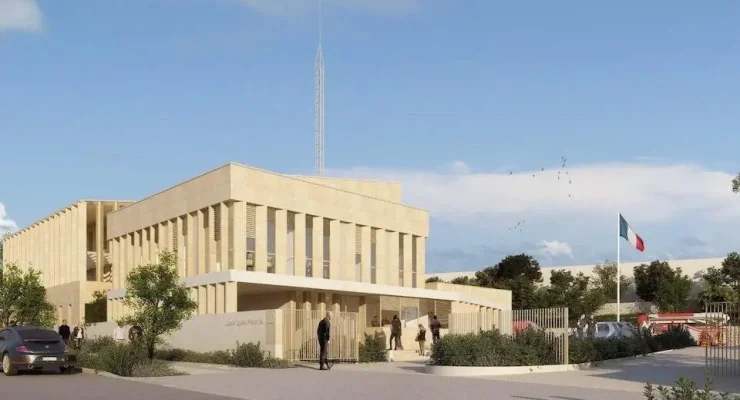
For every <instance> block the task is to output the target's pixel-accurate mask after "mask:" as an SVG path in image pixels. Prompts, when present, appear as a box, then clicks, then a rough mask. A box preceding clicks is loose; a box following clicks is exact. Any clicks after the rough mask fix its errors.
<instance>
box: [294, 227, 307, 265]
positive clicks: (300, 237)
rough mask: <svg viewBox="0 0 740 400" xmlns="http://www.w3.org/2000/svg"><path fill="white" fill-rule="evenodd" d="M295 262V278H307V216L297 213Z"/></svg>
mask: <svg viewBox="0 0 740 400" xmlns="http://www.w3.org/2000/svg"><path fill="white" fill-rule="evenodd" d="M293 237H294V238H295V248H294V256H293V258H294V260H293V265H294V266H295V276H306V214H303V213H295V231H294V232H293Z"/></svg>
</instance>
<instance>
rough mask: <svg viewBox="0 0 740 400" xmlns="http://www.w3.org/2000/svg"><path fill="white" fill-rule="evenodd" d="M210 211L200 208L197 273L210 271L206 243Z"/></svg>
mask: <svg viewBox="0 0 740 400" xmlns="http://www.w3.org/2000/svg"><path fill="white" fill-rule="evenodd" d="M207 225H208V212H207V211H204V210H203V209H201V210H198V229H197V231H196V235H198V236H196V241H197V242H198V245H197V246H196V248H197V249H198V250H197V251H198V256H197V257H196V259H197V266H196V267H195V275H202V274H205V273H207V272H208V270H207V269H206V268H207V265H206V262H208V254H207V253H206V251H207V249H206V244H207V243H208V229H207V228H206V226H207Z"/></svg>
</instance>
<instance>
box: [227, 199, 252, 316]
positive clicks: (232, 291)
mask: <svg viewBox="0 0 740 400" xmlns="http://www.w3.org/2000/svg"><path fill="white" fill-rule="evenodd" d="M242 204H243V203H242ZM246 214H247V213H246V210H245V211H244V215H245V216H246ZM244 233H245V234H246V228H245V231H244ZM245 246H246V239H245ZM245 260H246V254H245ZM245 268H246V266H245ZM236 285H237V283H236V282H226V287H225V291H226V299H225V301H224V307H225V308H226V312H227V313H234V312H237V310H238V308H237V301H238V298H237V297H238V294H237V286H236Z"/></svg>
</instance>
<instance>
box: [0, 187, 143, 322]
mask: <svg viewBox="0 0 740 400" xmlns="http://www.w3.org/2000/svg"><path fill="white" fill-rule="evenodd" d="M131 203H132V202H130V201H107V200H80V201H77V202H75V203H73V204H70V205H69V206H67V207H64V208H62V209H61V210H59V211H57V212H55V213H53V214H52V215H49V216H48V217H46V218H43V219H41V220H39V221H36V222H34V223H33V224H31V225H29V226H27V227H25V228H23V229H21V230H19V231H17V232H14V233H12V234H10V235H8V236H7V237H6V238H5V241H4V243H3V261H4V263H8V262H16V263H18V264H19V265H20V266H21V267H28V266H31V267H34V268H35V269H37V270H38V271H40V272H41V279H42V283H43V285H44V287H46V290H47V299H48V300H49V301H50V302H51V303H52V304H53V305H54V306H55V308H56V309H57V319H58V320H59V321H61V320H62V319H66V320H67V321H69V323H70V324H76V323H77V322H78V321H80V320H81V319H82V318H83V317H84V313H85V303H88V302H91V301H93V294H94V293H95V292H96V291H99V292H107V291H108V290H110V289H111V287H112V279H111V277H112V276H111V259H110V250H109V241H108V240H107V236H106V228H107V224H106V219H105V216H106V215H107V214H108V213H110V212H112V211H115V210H117V209H119V208H120V207H125V206H127V205H129V204H131Z"/></svg>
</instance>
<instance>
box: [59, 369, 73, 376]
mask: <svg viewBox="0 0 740 400" xmlns="http://www.w3.org/2000/svg"><path fill="white" fill-rule="evenodd" d="M70 370H71V369H70V368H64V367H59V372H61V373H62V375H64V374H68V373H69V371H70Z"/></svg>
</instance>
